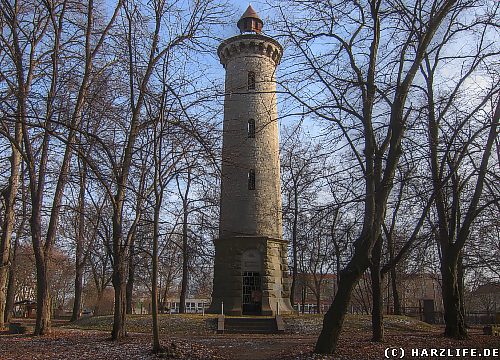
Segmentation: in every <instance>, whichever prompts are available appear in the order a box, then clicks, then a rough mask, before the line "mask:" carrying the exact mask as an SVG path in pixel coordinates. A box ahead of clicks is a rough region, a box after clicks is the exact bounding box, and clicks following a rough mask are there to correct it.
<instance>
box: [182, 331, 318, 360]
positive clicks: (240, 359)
mask: <svg viewBox="0 0 500 360" xmlns="http://www.w3.org/2000/svg"><path fill="white" fill-rule="evenodd" d="M190 340H192V341H193V342H195V343H198V344H201V345H204V346H208V347H210V348H212V349H214V350H216V352H217V353H218V354H220V355H222V356H224V357H226V358H227V359H231V360H232V359H235V360H272V359H281V358H283V357H284V356H290V355H292V354H300V353H302V352H304V350H305V349H310V348H312V346H313V345H314V342H315V341H316V337H315V336H298V335H255V334H248V335H231V334H226V335H214V336H204V337H193V338H191V339H190Z"/></svg>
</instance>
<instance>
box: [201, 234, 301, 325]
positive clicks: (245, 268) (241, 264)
mask: <svg viewBox="0 0 500 360" xmlns="http://www.w3.org/2000/svg"><path fill="white" fill-rule="evenodd" d="M214 244H215V265H214V287H213V292H212V304H211V306H210V308H209V309H208V311H207V312H209V313H218V314H221V313H224V314H225V315H231V316H239V315H247V314H248V315H266V316H274V315H277V314H290V313H294V312H295V311H294V310H293V308H292V306H291V305H290V286H289V281H288V265H287V241H285V240H282V239H273V238H269V237H257V236H236V237H230V238H220V239H216V240H214Z"/></svg>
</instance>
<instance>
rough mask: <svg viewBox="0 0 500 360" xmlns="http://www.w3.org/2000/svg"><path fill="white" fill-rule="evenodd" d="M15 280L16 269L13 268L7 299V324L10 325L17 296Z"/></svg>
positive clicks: (11, 268)
mask: <svg viewBox="0 0 500 360" xmlns="http://www.w3.org/2000/svg"><path fill="white" fill-rule="evenodd" d="M15 279H16V272H15V267H14V266H11V267H10V269H9V281H8V283H7V298H6V299H5V312H4V322H5V324H8V323H9V322H10V319H11V318H12V308H13V307H14V297H15V295H16V287H15Z"/></svg>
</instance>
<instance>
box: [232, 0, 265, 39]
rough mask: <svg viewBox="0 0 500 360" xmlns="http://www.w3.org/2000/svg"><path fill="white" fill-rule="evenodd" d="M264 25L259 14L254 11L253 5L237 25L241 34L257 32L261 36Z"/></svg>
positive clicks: (249, 6)
mask: <svg viewBox="0 0 500 360" xmlns="http://www.w3.org/2000/svg"><path fill="white" fill-rule="evenodd" d="M263 25H264V23H263V22H262V20H261V18H260V17H259V15H258V14H257V12H256V11H255V10H254V9H253V7H252V5H248V8H247V9H246V11H245V12H244V13H243V15H241V18H240V20H238V23H237V26H238V28H239V29H240V32H241V33H245V32H255V33H257V34H259V33H260V32H261V31H262V26H263Z"/></svg>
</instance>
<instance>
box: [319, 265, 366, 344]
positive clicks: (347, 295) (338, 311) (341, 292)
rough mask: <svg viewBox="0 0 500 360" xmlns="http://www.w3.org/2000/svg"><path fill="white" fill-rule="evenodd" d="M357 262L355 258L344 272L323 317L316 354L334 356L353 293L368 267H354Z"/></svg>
mask: <svg viewBox="0 0 500 360" xmlns="http://www.w3.org/2000/svg"><path fill="white" fill-rule="evenodd" d="M357 262H358V259H357V258H353V259H352V260H351V261H350V263H349V265H348V266H347V268H346V269H345V270H343V271H342V274H341V277H340V282H339V287H338V291H337V295H335V299H334V300H333V303H332V305H331V306H330V308H329V309H328V311H327V312H326V314H325V316H324V317H323V328H322V329H321V333H320V335H319V337H318V340H317V342H316V346H315V348H314V352H315V353H320V354H332V353H333V352H334V351H335V348H336V347H337V341H338V338H339V336H340V331H341V330H342V325H343V323H344V319H345V314H346V313H347V307H348V306H349V301H350V299H351V294H352V291H353V289H354V287H355V286H356V284H357V283H358V281H359V279H360V277H361V275H362V274H363V273H364V270H365V269H366V268H367V267H368V264H367V263H366V266H364V269H363V268H362V267H363V266H361V267H360V266H354V265H355V264H356V263H357Z"/></svg>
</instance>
